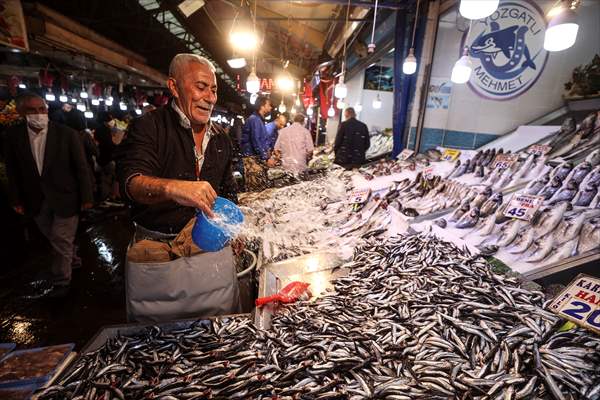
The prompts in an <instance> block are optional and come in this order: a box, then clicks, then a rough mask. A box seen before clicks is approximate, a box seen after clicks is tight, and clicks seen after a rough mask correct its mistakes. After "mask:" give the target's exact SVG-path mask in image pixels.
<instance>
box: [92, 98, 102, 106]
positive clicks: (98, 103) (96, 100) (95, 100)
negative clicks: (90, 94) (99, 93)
mask: <svg viewBox="0 0 600 400" xmlns="http://www.w3.org/2000/svg"><path fill="white" fill-rule="evenodd" d="M92 105H93V106H99V105H100V100H98V99H92Z"/></svg>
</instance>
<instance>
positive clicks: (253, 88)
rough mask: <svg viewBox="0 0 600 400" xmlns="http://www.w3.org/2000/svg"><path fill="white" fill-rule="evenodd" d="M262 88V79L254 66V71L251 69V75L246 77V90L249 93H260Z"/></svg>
mask: <svg viewBox="0 0 600 400" xmlns="http://www.w3.org/2000/svg"><path fill="white" fill-rule="evenodd" d="M259 90H260V79H258V76H256V70H255V68H254V67H252V71H250V75H248V78H247V79H246V91H248V93H258V91H259Z"/></svg>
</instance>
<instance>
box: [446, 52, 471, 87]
mask: <svg viewBox="0 0 600 400" xmlns="http://www.w3.org/2000/svg"><path fill="white" fill-rule="evenodd" d="M471 71H473V63H472V62H471V58H470V57H469V56H468V55H464V56H462V57H461V58H459V59H458V61H456V63H454V67H453V68H452V75H451V76H450V80H451V81H452V82H454V83H467V82H468V81H469V78H470V77H471Z"/></svg>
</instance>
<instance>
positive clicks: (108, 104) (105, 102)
mask: <svg viewBox="0 0 600 400" xmlns="http://www.w3.org/2000/svg"><path fill="white" fill-rule="evenodd" d="M104 104H106V105H107V106H109V107H110V106H112V105H113V101H112V99H106V100H105V101H104Z"/></svg>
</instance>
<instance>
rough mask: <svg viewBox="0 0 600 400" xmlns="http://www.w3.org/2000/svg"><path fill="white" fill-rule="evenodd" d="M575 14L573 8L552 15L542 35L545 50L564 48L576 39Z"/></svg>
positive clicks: (577, 29) (572, 43) (577, 28)
mask: <svg viewBox="0 0 600 400" xmlns="http://www.w3.org/2000/svg"><path fill="white" fill-rule="evenodd" d="M578 31H579V25H578V24H577V15H576V14H575V13H574V12H573V10H570V9H568V10H564V11H562V12H561V13H559V14H557V15H555V16H554V17H552V19H551V20H550V22H549V23H548V28H546V34H545V36H544V49H546V50H547V51H561V50H566V49H568V48H569V47H571V46H573V45H574V44H575V41H576V40H577V32H578Z"/></svg>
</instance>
